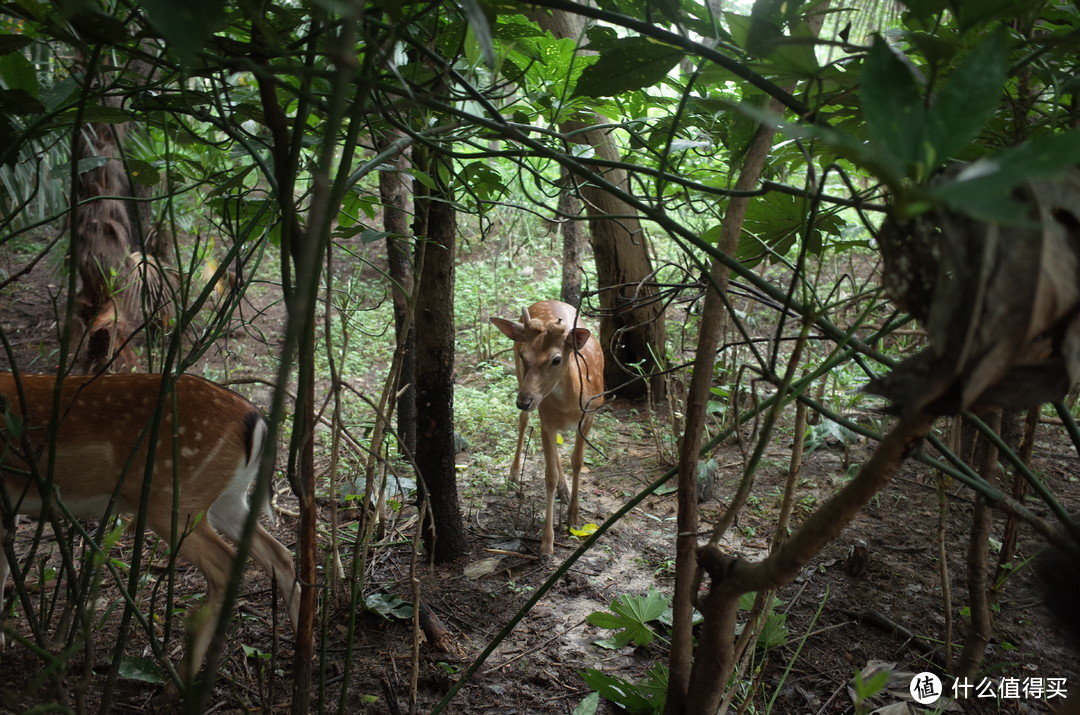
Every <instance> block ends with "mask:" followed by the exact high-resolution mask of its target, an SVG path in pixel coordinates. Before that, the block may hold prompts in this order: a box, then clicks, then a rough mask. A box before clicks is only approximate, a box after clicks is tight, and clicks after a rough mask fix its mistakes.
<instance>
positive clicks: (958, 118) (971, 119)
mask: <svg viewBox="0 0 1080 715" xmlns="http://www.w3.org/2000/svg"><path fill="white" fill-rule="evenodd" d="M1005 40H1006V38H1005V33H1004V32H1003V31H999V32H995V33H993V34H991V35H990V36H989V37H987V38H986V39H985V40H983V41H982V42H981V43H979V44H978V45H977V46H976V47H975V49H974V50H972V51H971V52H969V53H968V54H967V56H966V57H964V58H963V59H962V60H961V61H960V63H959V64H958V65H957V67H956V70H955V71H954V72H953V73H952V74H950V75H949V78H948V79H947V80H946V81H945V83H944V85H943V86H942V87H941V89H940V91H938V92H937V96H936V97H935V99H934V103H933V104H932V105H931V107H930V110H929V113H928V116H927V123H926V129H927V134H928V136H927V139H928V140H929V142H930V144H931V145H932V146H933V147H934V151H935V152H936V154H937V156H936V157H930V160H931V163H934V162H935V160H937V161H940V160H944V159H946V158H948V157H950V156H953V155H954V154H955V153H956V152H957V151H959V150H960V149H962V148H963V147H964V146H965V145H967V144H968V143H970V142H971V140H972V139H974V138H975V137H976V136H978V134H979V130H981V129H982V128H983V126H984V125H985V124H986V122H987V120H988V119H990V117H991V115H993V113H994V109H995V108H996V107H997V105H998V98H999V97H1000V96H1001V86H1002V85H1003V84H1004V83H1005V77H1006V74H1007V72H1008V64H1007V48H1006V43H1005Z"/></svg>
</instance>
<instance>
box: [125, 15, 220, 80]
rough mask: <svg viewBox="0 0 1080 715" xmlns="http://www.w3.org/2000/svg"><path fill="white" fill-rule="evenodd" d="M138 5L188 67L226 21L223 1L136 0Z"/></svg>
mask: <svg viewBox="0 0 1080 715" xmlns="http://www.w3.org/2000/svg"><path fill="white" fill-rule="evenodd" d="M138 4H139V5H141V6H142V8H143V9H144V10H145V11H146V16H147V17H148V18H149V20H150V24H152V25H153V26H154V28H155V29H156V30H157V31H158V32H160V33H161V35H162V37H164V38H165V39H166V40H167V41H168V44H169V47H170V48H171V49H172V50H173V51H174V52H176V54H177V56H178V57H179V58H180V61H181V62H183V63H184V64H185V65H188V66H191V65H192V64H193V62H194V60H195V57H196V55H198V53H199V51H200V50H202V48H203V47H204V46H205V45H206V41H207V40H208V39H209V38H210V35H212V34H213V33H214V32H215V31H216V30H217V29H219V28H220V27H222V26H223V25H224V24H225V13H226V3H223V2H218V0H185V1H184V2H170V0H139V3H138Z"/></svg>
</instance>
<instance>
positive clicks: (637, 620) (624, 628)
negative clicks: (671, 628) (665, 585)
mask: <svg viewBox="0 0 1080 715" xmlns="http://www.w3.org/2000/svg"><path fill="white" fill-rule="evenodd" d="M668 601H669V599H668V597H667V596H665V595H664V594H662V593H660V592H659V591H657V590H656V589H649V592H648V593H647V594H645V595H644V596H631V595H629V594H627V595H624V596H620V597H618V598H616V599H615V600H614V601H612V602H611V610H610V611H594V612H593V613H590V614H589V615H588V616H587V617H586V620H587V621H588V622H589V623H591V624H592V625H594V626H596V627H597V628H607V629H610V630H616V631H619V632H618V633H616V634H615V635H614V636H612V637H611V639H609V640H607V641H605V642H604V644H603V647H610V646H614V647H616V648H621V647H622V646H625V645H627V644H629V643H634V644H635V645H648V644H649V643H652V641H653V638H655V634H654V633H653V631H652V629H651V628H650V627H649V626H648V623H649V621H655V620H657V619H658V618H660V617H661V616H662V615H663V614H664V611H665V609H667V607H668Z"/></svg>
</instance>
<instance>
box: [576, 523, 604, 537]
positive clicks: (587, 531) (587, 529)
mask: <svg viewBox="0 0 1080 715" xmlns="http://www.w3.org/2000/svg"><path fill="white" fill-rule="evenodd" d="M599 528H600V527H599V526H597V525H596V524H593V523H589V524H586V525H585V526H583V527H581V528H580V529H575V528H574V527H572V526H571V527H570V534H571V535H573V536H576V537H577V538H579V539H587V538H589V537H590V536H592V534H593V532H595V531H596V530H597V529H599Z"/></svg>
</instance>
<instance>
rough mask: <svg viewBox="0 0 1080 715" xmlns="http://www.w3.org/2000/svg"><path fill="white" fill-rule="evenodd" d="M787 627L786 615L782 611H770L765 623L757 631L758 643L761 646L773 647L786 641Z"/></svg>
mask: <svg viewBox="0 0 1080 715" xmlns="http://www.w3.org/2000/svg"><path fill="white" fill-rule="evenodd" d="M787 639H788V627H787V615H786V614H783V613H770V614H769V617H768V618H766V619H765V625H763V626H762V627H761V632H760V633H758V640H757V642H758V645H760V646H761V647H762V648H775V647H776V646H781V645H783V644H784V643H786V642H787Z"/></svg>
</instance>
